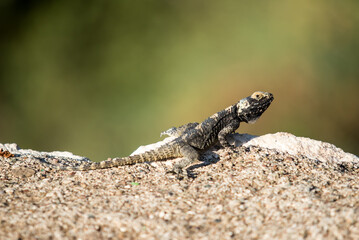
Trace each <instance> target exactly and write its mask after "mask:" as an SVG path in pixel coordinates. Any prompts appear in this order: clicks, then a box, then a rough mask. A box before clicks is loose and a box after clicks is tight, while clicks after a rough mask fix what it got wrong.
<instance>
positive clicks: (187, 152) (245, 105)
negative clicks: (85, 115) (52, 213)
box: [49, 91, 274, 174]
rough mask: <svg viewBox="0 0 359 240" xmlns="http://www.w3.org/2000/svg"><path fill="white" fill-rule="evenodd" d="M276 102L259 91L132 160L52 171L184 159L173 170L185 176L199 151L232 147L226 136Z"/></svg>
mask: <svg viewBox="0 0 359 240" xmlns="http://www.w3.org/2000/svg"><path fill="white" fill-rule="evenodd" d="M273 99H274V97H273V94H271V93H268V92H260V91H257V92H254V93H253V94H252V95H250V96H248V97H246V98H243V99H241V100H240V101H239V102H237V103H235V104H233V105H231V106H229V107H227V108H225V109H224V110H222V111H219V112H217V113H215V114H213V115H212V116H210V117H208V118H207V119H205V120H204V121H203V122H202V123H197V122H195V123H188V124H185V125H182V126H180V127H172V128H170V129H168V130H167V131H165V132H162V133H161V135H169V136H172V137H175V138H174V140H172V141H170V142H169V143H167V144H166V145H163V146H160V147H158V148H157V149H153V150H150V151H146V152H144V153H140V154H136V155H133V156H128V157H118V158H113V159H108V160H105V161H101V162H90V163H88V162H87V163H84V164H82V165H79V166H74V167H72V166H57V165H51V166H50V168H54V169H57V170H70V171H71V170H72V171H88V170H96V169H105V168H113V167H118V166H125V165H133V164H136V163H144V162H155V161H165V160H169V159H174V158H179V157H182V160H181V161H179V162H178V163H176V164H174V166H173V169H172V171H170V172H173V173H177V174H181V173H182V170H183V169H184V168H186V167H188V166H189V165H191V164H193V163H195V162H197V161H198V159H199V151H201V150H205V149H207V148H209V147H210V146H212V145H213V144H215V143H216V142H217V141H219V143H220V144H221V145H222V146H223V147H230V144H229V143H228V142H227V140H226V136H227V135H229V134H231V133H233V132H234V131H236V130H237V128H238V127H239V125H240V123H241V122H245V123H251V124H252V123H255V122H256V120H258V118H259V117H260V116H261V115H262V114H263V112H264V111H265V110H266V109H267V108H268V107H269V105H270V104H271V102H272V101H273ZM49 165H50V164H49Z"/></svg>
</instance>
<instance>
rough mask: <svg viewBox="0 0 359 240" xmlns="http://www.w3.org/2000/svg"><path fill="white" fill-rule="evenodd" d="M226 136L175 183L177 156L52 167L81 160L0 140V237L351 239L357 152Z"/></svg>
mask: <svg viewBox="0 0 359 240" xmlns="http://www.w3.org/2000/svg"><path fill="white" fill-rule="evenodd" d="M169 140H170V138H167V139H165V140H164V142H159V143H156V144H154V145H149V146H145V147H142V148H140V149H138V150H137V153H138V152H140V151H145V150H147V149H151V148H153V147H156V146H158V145H160V144H165V142H166V141H169ZM229 140H230V142H232V143H233V144H234V145H235V146H237V148H235V149H233V150H229V149H223V148H219V147H218V146H214V147H213V148H211V149H210V150H208V151H206V152H204V153H203V155H202V158H201V160H202V161H203V162H202V163H200V164H197V165H195V166H192V167H190V171H193V172H195V173H196V174H197V177H196V178H189V179H184V180H182V181H179V180H177V179H176V178H175V177H174V176H172V175H170V174H166V171H167V170H169V169H171V166H172V165H173V163H174V162H176V161H177V160H170V161H166V162H157V163H151V164H137V165H132V166H124V167H119V168H112V169H104V170H94V171H87V172H73V171H54V170H51V169H49V168H48V167H46V166H44V165H43V164H42V163H41V162H49V163H53V164H59V165H77V164H79V162H82V161H88V159H87V158H84V157H79V156H75V155H72V154H71V153H68V152H51V153H46V152H37V151H33V150H23V149H19V148H18V147H17V145H16V144H5V145H3V144H0V148H2V149H3V150H4V151H9V152H10V153H12V154H14V155H15V156H14V157H11V155H5V154H4V155H1V156H0V239H72V238H76V239H109V238H113V239H359V221H358V219H359V158H358V157H357V156H355V155H353V154H349V153H345V152H344V151H343V150H341V149H340V148H337V147H335V146H334V145H332V144H329V143H323V142H320V141H315V140H312V139H309V138H302V137H295V136H294V135H291V134H288V133H276V134H267V135H263V136H259V137H256V136H252V135H247V134H234V135H233V136H232V137H231V139H229ZM241 144H243V147H239V146H240V145H241ZM6 156H10V157H6Z"/></svg>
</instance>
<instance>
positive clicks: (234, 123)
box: [218, 119, 240, 147]
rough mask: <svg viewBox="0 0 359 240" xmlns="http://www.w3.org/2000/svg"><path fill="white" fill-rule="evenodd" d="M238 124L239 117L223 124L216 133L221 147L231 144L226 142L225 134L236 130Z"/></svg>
mask: <svg viewBox="0 0 359 240" xmlns="http://www.w3.org/2000/svg"><path fill="white" fill-rule="evenodd" d="M239 124H240V121H239V119H234V120H233V121H231V122H230V123H229V124H228V125H227V126H225V127H224V128H223V129H222V130H221V131H220V132H219V133H218V140H219V143H220V144H221V145H222V146H223V147H230V146H231V145H230V144H229V143H228V141H227V139H226V136H227V135H228V134H231V133H233V132H234V131H236V130H237V128H239Z"/></svg>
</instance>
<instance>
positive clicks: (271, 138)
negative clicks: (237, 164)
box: [228, 132, 359, 162]
mask: <svg viewBox="0 0 359 240" xmlns="http://www.w3.org/2000/svg"><path fill="white" fill-rule="evenodd" d="M228 141H229V142H230V143H232V144H233V143H234V144H235V145H236V146H240V145H242V144H243V146H244V147H249V146H257V147H262V148H268V149H275V150H277V151H279V152H287V153H289V154H292V155H304V156H307V157H308V158H312V159H318V160H320V161H332V162H358V161H359V158H358V157H357V156H355V155H354V154H351V153H346V152H344V151H343V150H342V149H341V148H338V147H336V146H334V145H333V144H330V143H327V142H322V141H318V140H313V139H310V138H306V137H296V136H294V135H293V134H290V133H285V132H278V133H274V134H266V135H262V136H253V135H249V134H234V135H232V136H230V137H229V139H228Z"/></svg>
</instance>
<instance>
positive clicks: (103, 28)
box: [0, 0, 359, 160]
mask: <svg viewBox="0 0 359 240" xmlns="http://www.w3.org/2000/svg"><path fill="white" fill-rule="evenodd" d="M358 13H359V1H327V0H322V1H310V0H303V1H208V0H207V1H174V0H171V1H163V0H162V1H161V0H156V1H148V0H146V1H130V0H123V1H118V0H117V1H111V0H104V1H69V0H62V1H35V0H32V1H31V0H28V1H24V0H22V1H20V0H17V1H16V0H1V1H0V34H1V38H0V83H1V94H0V109H1V114H0V142H2V143H6V142H16V143H17V144H19V146H20V147H21V148H32V149H36V150H42V151H53V150H66V151H71V152H73V153H75V154H78V155H83V156H87V157H89V158H90V159H92V160H103V159H106V158H107V157H115V156H125V155H128V154H130V153H131V152H132V151H134V150H135V149H136V148H137V147H138V146H139V145H144V144H149V143H153V142H156V141H158V140H159V139H160V138H159V133H160V132H161V131H164V130H167V129H168V128H170V127H172V126H177V125H181V124H184V123H187V122H193V121H202V120H203V119H204V118H206V117H208V116H209V115H211V114H213V113H215V112H217V111H219V110H221V109H223V108H225V107H227V106H229V105H231V104H233V103H235V102H237V101H238V100H240V99H241V98H243V97H246V96H248V95H250V94H251V93H252V92H253V91H256V90H261V91H269V92H272V93H273V94H274V96H275V100H274V102H273V104H272V106H271V107H270V108H269V109H268V110H267V112H266V113H265V114H264V115H263V116H262V118H261V119H260V120H259V121H258V122H257V123H256V124H255V125H247V124H242V126H241V127H240V128H239V130H238V132H241V133H242V132H246V133H250V134H257V135H261V134H266V133H274V132H277V131H285V132H290V133H293V134H295V135H297V136H306V137H310V138H313V139H318V140H322V141H327V142H330V143H333V144H335V145H337V146H338V147H341V148H343V149H344V150H345V151H349V152H352V153H354V154H356V155H359V144H358V143H359V124H358V122H359V104H358V102H359V101H358V97H359V94H358V90H359V81H358V80H359V66H358V65H359V14H358Z"/></svg>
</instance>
